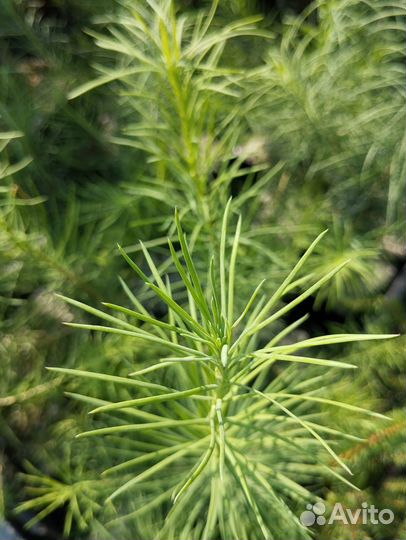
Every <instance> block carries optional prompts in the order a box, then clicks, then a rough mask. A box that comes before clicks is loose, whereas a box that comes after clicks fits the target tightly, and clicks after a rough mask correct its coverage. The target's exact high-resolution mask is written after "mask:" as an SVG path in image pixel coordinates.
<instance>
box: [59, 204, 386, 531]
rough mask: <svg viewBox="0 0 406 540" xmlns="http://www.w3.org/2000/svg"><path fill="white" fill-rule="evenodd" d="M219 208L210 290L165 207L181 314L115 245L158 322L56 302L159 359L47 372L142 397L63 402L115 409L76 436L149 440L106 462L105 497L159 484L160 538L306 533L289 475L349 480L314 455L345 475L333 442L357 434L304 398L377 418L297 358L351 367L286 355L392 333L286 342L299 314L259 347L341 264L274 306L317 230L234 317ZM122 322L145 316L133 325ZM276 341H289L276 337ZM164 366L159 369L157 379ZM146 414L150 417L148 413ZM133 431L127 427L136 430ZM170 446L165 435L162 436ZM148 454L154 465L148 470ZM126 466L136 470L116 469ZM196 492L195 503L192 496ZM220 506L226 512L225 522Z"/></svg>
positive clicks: (162, 286) (166, 289)
mask: <svg viewBox="0 0 406 540" xmlns="http://www.w3.org/2000/svg"><path fill="white" fill-rule="evenodd" d="M229 209H230V203H229V204H228V205H227V206H226V209H225V213H224V219H223V223H222V229H221V240H220V251H219V254H218V256H217V257H213V258H212V259H211V263H210V270H209V271H208V272H207V275H208V283H207V287H205V286H204V284H202V282H201V279H200V278H199V275H198V273H197V270H196V267H195V265H194V263H193V260H192V256H191V252H190V248H189V246H188V244H187V242H186V239H185V235H184V232H183V230H182V227H181V224H180V220H179V216H178V215H177V216H176V226H177V231H178V242H179V245H180V251H179V252H178V253H177V252H176V250H175V248H174V246H173V244H172V242H171V241H170V240H169V247H170V250H171V255H172V259H173V264H174V265H175V267H176V269H177V271H178V274H179V277H180V278H181V281H182V282H183V286H184V287H185V288H186V290H187V295H188V298H189V309H188V310H186V309H185V308H183V307H182V306H181V305H180V304H179V303H178V302H176V300H175V299H174V297H173V295H172V292H171V290H172V287H171V284H170V282H169V281H168V280H166V281H165V280H164V276H161V275H160V273H159V271H158V270H157V268H156V266H155V264H154V262H153V260H152V258H151V257H150V255H149V253H148V251H147V250H146V248H145V247H144V246H143V245H142V244H141V247H142V248H143V252H144V255H145V258H146V260H147V263H148V266H149V270H150V271H151V273H152V276H153V278H151V279H150V278H149V277H148V276H147V275H146V274H145V273H144V272H143V271H142V270H141V268H140V267H139V266H138V265H137V264H136V263H135V262H134V261H132V260H131V259H130V258H129V257H128V255H127V254H126V253H125V251H123V250H122V249H121V248H120V251H121V252H122V254H123V256H124V258H125V259H126V260H127V262H128V263H129V264H130V266H131V267H132V268H133V270H134V271H135V272H136V273H137V274H138V276H139V277H140V278H141V279H142V280H143V281H144V282H145V283H146V284H147V286H148V287H149V288H150V289H151V290H152V291H153V292H154V293H155V294H156V295H157V296H158V297H159V298H160V299H161V300H162V301H163V303H164V304H165V305H166V308H167V311H168V313H167V316H166V317H165V318H160V319H156V318H154V317H152V316H151V315H150V314H148V312H147V311H146V310H145V309H144V308H143V307H142V306H141V305H138V306H137V307H138V309H139V310H140V311H134V310H132V309H129V308H126V307H121V306H118V305H115V304H109V303H108V304H105V305H106V307H108V308H110V309H112V310H114V311H116V312H118V313H122V314H124V315H126V316H127V317H126V319H125V320H124V319H122V318H119V317H115V316H113V315H110V314H108V313H106V312H102V311H100V310H97V309H95V308H92V307H89V306H87V305H85V304H82V303H80V302H77V301H75V300H71V299H68V298H65V300H66V301H67V302H68V303H70V304H72V305H74V306H77V307H80V308H82V309H84V310H85V311H87V312H89V313H90V314H92V315H95V316H97V317H98V318H101V319H103V320H105V321H107V322H108V323H112V324H113V325H114V326H99V325H93V324H92V325H90V324H83V323H67V324H68V325H69V326H74V327H77V328H83V329H86V330H92V331H101V332H107V333H113V334H119V335H123V336H131V337H133V338H134V339H136V340H142V341H147V342H152V343H154V344H156V345H157V347H158V350H159V351H162V352H160V354H159V356H161V358H159V357H158V358H159V360H158V358H157V359H156V360H155V359H154V360H153V363H151V364H150V365H148V366H147V367H146V368H144V369H141V370H137V371H135V372H133V373H130V377H132V378H129V377H117V376H114V375H111V374H108V373H106V374H103V373H100V372H92V371H82V370H72V369H67V368H52V369H53V371H56V372H57V373H66V374H71V375H76V376H78V377H84V378H90V379H92V378H93V379H96V380H100V381H103V382H105V383H106V384H110V383H112V384H116V385H123V386H124V387H128V388H129V389H130V388H134V390H135V389H136V390H137V393H138V392H139V394H137V397H130V398H127V399H124V400H121V401H116V402H111V401H109V400H105V399H99V398H95V397H85V396H83V395H75V394H72V397H76V398H77V399H79V400H84V401H85V402H87V403H89V404H92V405H94V406H95V408H93V409H92V410H91V411H90V413H91V414H92V415H97V416H98V415H99V414H101V413H106V414H111V413H113V414H114V413H115V412H117V413H119V412H121V415H122V416H123V417H124V418H123V419H121V417H120V422H119V423H118V424H117V423H116V422H117V420H116V421H115V423H113V425H110V423H109V425H108V426H107V427H99V428H97V429H92V430H89V431H85V432H84V433H81V434H80V435H79V437H93V436H95V435H106V436H113V437H117V435H116V434H119V437H120V439H119V443H118V444H120V445H121V447H122V448H126V447H127V446H131V443H133V442H141V441H142V442H143V444H145V445H146V446H148V445H152V448H154V447H155V448H156V450H155V449H154V450H152V451H151V452H148V453H142V454H141V455H139V456H138V457H134V458H132V459H130V460H127V461H124V462H122V463H119V464H117V465H114V466H113V467H109V468H108V469H106V470H105V471H104V473H103V474H105V475H109V476H110V475H112V476H115V477H119V478H120V476H121V474H123V473H124V474H125V476H124V477H123V479H122V480H121V484H120V485H119V487H117V489H115V491H113V493H111V495H110V496H109V498H108V500H109V501H113V500H115V499H116V498H118V497H119V496H122V495H125V494H127V491H130V490H131V492H130V494H129V496H133V495H132V493H133V490H134V489H137V488H139V490H141V493H142V495H143V496H148V500H151V501H152V500H155V501H159V502H161V497H160V495H161V492H162V491H164V492H165V494H166V497H165V499H166V498H168V499H169V498H171V499H172V501H173V503H174V506H173V507H172V508H171V510H170V512H169V514H168V516H167V518H166V520H165V523H164V525H163V527H162V529H161V531H160V533H159V536H160V537H161V536H162V535H163V536H164V537H168V536H166V535H167V534H169V531H171V533H170V537H171V538H178V537H179V535H181V536H183V535H184V534H185V533H186V531H187V536H188V537H190V538H207V537H209V538H210V537H217V536H218V535H219V534H220V535H221V537H223V538H228V537H230V536H231V535H233V536H234V537H236V538H244V537H246V535H247V534H248V531H249V534H250V537H251V538H277V537H279V536H280V535H282V534H289V535H291V536H292V537H293V536H294V537H295V538H299V537H300V538H307V537H308V536H307V534H306V532H305V530H304V529H303V527H302V526H301V524H300V523H299V522H298V521H297V518H296V517H295V515H294V513H292V511H291V509H290V507H289V503H290V502H291V501H292V500H293V501H294V504H295V505H297V504H299V503H300V502H301V503H302V504H305V503H306V502H307V501H309V500H311V497H312V495H311V492H309V491H308V490H307V489H305V488H304V487H303V486H301V485H300V481H299V483H298V481H297V478H298V476H299V478H301V477H302V478H305V477H306V476H314V477H317V476H318V475H320V474H323V472H324V474H327V475H331V476H333V477H334V478H340V479H341V480H342V481H343V482H344V483H346V484H348V485H351V486H352V484H351V483H350V482H349V481H348V480H347V479H346V478H345V477H343V476H341V474H340V473H338V472H337V471H335V470H334V469H332V468H331V467H329V466H328V465H327V463H326V459H325V455H324V453H323V452H322V451H320V450H324V452H325V453H326V454H327V455H328V456H329V457H332V458H333V460H335V462H336V464H338V465H339V466H340V467H342V468H343V469H344V471H346V472H347V473H349V472H350V470H349V468H348V466H347V465H346V464H345V462H344V461H342V460H341V459H340V457H339V456H338V455H337V453H336V452H335V451H334V450H333V447H332V443H331V442H330V439H331V438H332V437H338V438H342V437H344V438H349V439H352V440H354V439H355V440H357V439H358V437H356V436H355V435H346V434H345V433H341V432H340V431H337V430H335V429H333V428H331V427H328V426H326V425H324V422H323V419H322V417H320V418H318V419H317V420H316V421H314V419H315V414H316V417H317V408H315V406H314V405H316V406H317V404H325V405H328V406H332V407H341V408H343V409H346V410H349V411H351V412H353V413H361V414H371V415H373V416H378V417H379V416H381V415H379V414H378V413H373V412H369V411H367V410H365V409H363V408H361V407H358V406H355V405H352V404H350V403H345V402H341V401H335V400H331V399H330V398H329V395H330V393H331V389H329V386H328V382H327V378H326V377H325V376H324V375H323V374H322V373H323V372H321V373H318V372H317V371H315V370H308V371H306V370H305V369H304V368H303V366H302V364H304V365H310V366H311V367H314V366H320V367H322V368H323V369H324V370H325V369H326V368H339V369H340V368H341V369H343V368H344V369H349V368H355V367H356V366H355V365H352V364H347V363H344V362H340V361H335V360H326V359H323V358H320V357H318V356H316V357H313V356H312V357H309V356H303V355H297V354H295V353H296V352H297V351H299V350H302V349H306V348H314V347H316V348H317V347H324V346H325V345H328V344H339V343H348V342H352V341H363V340H368V339H370V340H375V339H382V338H384V337H393V336H383V335H374V334H370V335H361V334H359V335H358V334H335V335H334V334H333V335H331V336H328V335H327V336H321V337H316V338H312V339H308V340H304V341H298V342H295V341H292V340H289V335H290V333H291V332H292V331H294V330H295V329H296V328H297V327H298V326H299V325H300V323H301V322H303V318H302V319H299V320H298V321H296V322H295V323H293V324H292V325H289V326H287V327H285V328H284V329H283V330H282V331H280V332H279V333H276V335H274V337H273V338H272V339H271V340H270V341H269V342H268V343H266V344H265V345H264V346H262V347H259V348H258V344H257V343H258V339H259V334H260V332H261V330H262V329H265V328H266V327H268V325H270V324H272V323H275V321H277V320H278V319H279V318H280V317H282V316H283V315H285V314H286V313H287V312H288V311H290V310H291V309H293V308H294V307H295V306H296V305H298V304H299V303H300V302H302V301H303V300H305V299H306V298H307V297H308V296H310V295H311V294H313V293H314V292H315V291H317V290H318V289H319V288H320V287H321V286H322V285H323V284H324V283H325V282H326V281H328V280H329V279H330V278H331V277H332V276H334V275H335V274H336V273H337V272H339V271H340V270H341V269H342V267H343V264H340V265H338V266H337V267H336V268H334V269H333V270H331V271H330V272H329V273H328V274H326V275H325V276H323V277H322V278H321V279H319V280H318V281H316V282H315V283H313V284H312V285H310V286H308V288H307V289H306V290H305V291H304V292H303V293H302V294H300V295H299V296H297V297H296V298H295V299H294V300H291V301H290V302H288V303H287V304H285V305H284V306H283V307H281V308H279V309H277V310H276V311H275V310H274V308H275V307H276V306H277V305H278V303H279V302H280V300H281V299H282V298H283V297H284V296H285V295H286V293H287V292H288V291H290V290H294V289H295V288H296V287H297V284H298V281H299V282H302V283H303V277H298V276H299V275H300V271H301V269H302V267H303V266H304V264H305V262H306V260H307V258H308V257H309V256H310V254H311V253H312V251H313V249H314V248H315V247H316V245H317V243H318V242H319V241H320V239H321V238H322V236H323V234H321V235H319V237H318V238H317V239H316V240H315V241H314V242H313V243H312V245H311V246H310V247H309V249H308V250H307V251H306V253H305V254H304V255H303V256H302V258H301V259H300V260H299V262H298V263H297V264H296V266H295V267H294V268H293V270H292V271H291V272H290V273H289V275H288V276H287V277H286V279H285V280H284V281H283V283H282V284H281V285H280V287H279V288H278V289H277V290H276V291H275V292H274V294H273V295H272V297H271V298H270V299H266V297H265V296H260V297H259V298H258V292H259V290H260V286H259V287H257V288H256V289H255V291H254V293H253V294H252V296H251V298H250V299H249V300H248V301H247V304H246V307H245V309H244V310H243V311H242V313H240V314H237V315H235V314H234V295H235V274H236V273H238V266H236V259H237V252H238V243H239V234H240V229H241V220H240V219H239V220H238V224H237V228H236V231H235V234H234V238H233V241H232V248H231V253H229V254H228V253H227V250H226V237H227V236H228V235H230V232H229V230H228V213H229ZM180 257H181V258H182V259H183V262H182V260H181V258H180ZM304 278H305V281H308V279H309V278H308V276H304ZM128 319H130V320H131V319H134V321H141V322H142V323H144V324H143V325H142V326H138V325H137V324H136V323H135V322H134V323H130V322H129V321H128ZM282 340H288V342H287V343H285V344H280V342H281V341H282ZM168 354H170V355H169V356H168ZM174 354H175V356H173V355H174ZM278 362H282V363H288V364H292V368H285V369H282V370H278V367H277V366H278ZM162 372H164V374H163V375H161V376H160V377H159V375H160V374H161V373H162ZM149 374H154V375H157V377H158V380H159V381H161V382H160V383H159V384H157V383H156V382H149V381H148V375H149ZM306 374H307V377H306ZM145 378H146V379H147V380H145ZM323 378H324V379H325V381H326V383H325V385H323V386H321V385H320V380H321V379H323ZM155 380H156V379H155ZM163 383H165V384H163ZM320 394H321V395H320ZM130 395H131V393H130ZM158 404H159V405H158ZM153 407H155V408H153ZM154 410H155V411H159V413H160V414H159V415H158V414H156V413H155V412H154V413H153V412H152V411H154ZM130 417H133V418H134V421H133V422H132V423H128V420H129V419H131V418H130ZM112 420H113V419H112ZM140 420H142V422H139V421H140ZM133 433H135V434H136V435H135V436H136V438H135V439H134V436H132V434H133ZM327 435H328V436H329V439H327ZM258 438H259V440H260V445H259V447H258V449H257V450H256V451H254V452H252V453H251V454H248V449H249V448H250V446H251V445H252V440H256V439H258ZM169 441H172V442H173V444H168V442H169ZM319 447H320V448H319ZM145 462H147V463H150V462H154V464H153V465H150V466H146V465H144V464H145ZM193 463H194V464H193ZM174 465H175V466H176V467H177V474H176V477H175V478H173V477H172V476H171V475H170V473H169V474H168V477H167V480H168V483H166V482H165V487H164V486H163V482H160V483H159V484H158V486H157V487H158V489H157V488H156V487H155V486H154V485H151V489H150V490H148V489H146V487H144V485H145V484H144V483H145V481H146V480H147V479H151V478H155V477H156V475H158V474H161V475H162V473H163V471H165V469H166V468H167V467H169V466H172V467H173V466H174ZM128 470H130V471H131V470H134V472H133V473H130V472H128V473H127V471H128ZM134 474H135V476H134ZM166 484H167V485H166ZM352 487H354V486H352ZM196 490H198V500H196V503H194V502H193V501H194V500H195V499H194V495H197V493H196ZM230 492H232V493H235V494H236V495H235V498H234V497H233V498H231V499H230V498H229V497H228V496H227V494H228V493H230ZM223 499H226V501H223ZM244 500H245V505H246V506H247V512H248V521H247V522H246V523H245V522H244V520H243V519H241V517H239V516H240V512H241V504H242V501H244ZM194 504H198V506H199V509H200V510H199V515H200V514H203V516H204V515H205V516H206V518H205V520H207V523H206V527H205V528H204V529H202V527H201V525H202V521H201V519H202V518H201V517H198V516H196V515H195V514H194V513H193V512H190V510H189V509H191V508H193V505H194ZM265 508H267V511H265ZM270 509H272V510H270ZM181 512H182V513H181ZM244 513H245V512H244ZM225 515H227V516H228V519H227V520H225V518H224V516H225ZM183 516H184V517H183ZM117 519H118V518H117ZM131 534H132V533H131ZM128 537H129V536H128Z"/></svg>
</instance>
